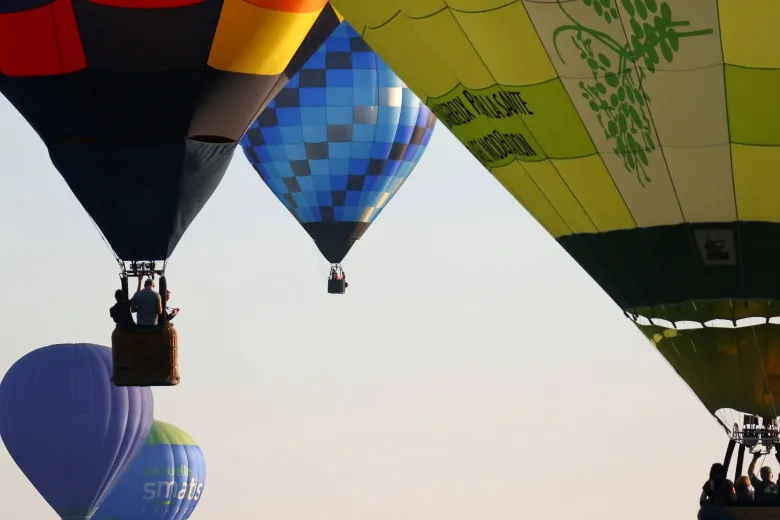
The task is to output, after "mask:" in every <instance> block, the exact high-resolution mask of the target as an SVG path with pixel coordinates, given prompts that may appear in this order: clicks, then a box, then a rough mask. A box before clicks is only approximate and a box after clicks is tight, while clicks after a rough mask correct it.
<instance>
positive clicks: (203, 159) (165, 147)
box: [49, 140, 236, 260]
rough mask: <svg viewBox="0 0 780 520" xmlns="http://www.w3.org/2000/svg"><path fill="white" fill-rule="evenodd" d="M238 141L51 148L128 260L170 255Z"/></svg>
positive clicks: (79, 195) (92, 213)
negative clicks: (227, 142) (234, 142)
mask: <svg viewBox="0 0 780 520" xmlns="http://www.w3.org/2000/svg"><path fill="white" fill-rule="evenodd" d="M235 147H236V145H235V144H209V143H198V142H194V141H189V140H187V141H185V140H181V141H176V142H168V143H162V142H154V143H142V144H125V145H119V144H115V143H113V144H103V143H93V144H84V145H56V144H55V145H50V146H49V153H50V156H51V159H52V162H53V163H54V166H55V167H56V168H57V169H58V170H59V171H60V173H61V174H62V176H63V177H64V178H65V181H66V182H67V183H68V186H70V188H71V190H73V193H74V194H75V195H76V197H77V198H78V199H79V201H80V202H81V204H82V206H84V209H86V210H87V213H89V215H90V216H91V217H92V219H93V220H94V221H95V223H96V224H97V225H98V227H99V228H100V229H101V231H102V232H103V234H104V235H105V236H106V239H107V240H108V242H109V243H110V244H111V247H112V248H113V249H114V251H115V252H116V253H117V255H118V256H119V257H120V258H121V259H123V260H149V259H164V258H168V256H169V255H170V253H171V252H172V251H173V249H174V248H175V247H176V245H177V244H178V242H179V240H180V239H181V236H182V235H183V234H184V232H185V231H186V229H187V227H188V226H189V225H190V224H191V223H192V221H193V220H194V219H195V217H196V216H197V214H198V212H199V211H200V210H201V209H202V208H203V206H204V205H205V204H206V201H208V199H209V197H211V195H212V194H213V193H214V190H216V188H217V186H218V185H219V183H220V182H221V180H222V177H223V176H224V174H225V170H226V169H227V167H228V165H229V164H230V160H231V158H232V156H233V151H234V149H235Z"/></svg>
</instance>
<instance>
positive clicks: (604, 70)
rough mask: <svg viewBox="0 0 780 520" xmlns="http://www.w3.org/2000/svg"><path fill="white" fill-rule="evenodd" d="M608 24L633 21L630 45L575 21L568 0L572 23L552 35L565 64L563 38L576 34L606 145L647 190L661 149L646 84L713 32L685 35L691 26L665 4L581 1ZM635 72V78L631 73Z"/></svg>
mask: <svg viewBox="0 0 780 520" xmlns="http://www.w3.org/2000/svg"><path fill="white" fill-rule="evenodd" d="M580 1H581V2H582V3H583V4H584V5H585V6H587V7H590V8H591V9H593V11H594V12H595V13H596V14H597V15H598V16H600V17H601V18H602V19H603V20H604V21H605V22H606V23H607V24H612V23H613V22H616V23H618V24H620V23H621V16H625V15H628V16H629V17H630V19H629V21H628V22H629V23H628V25H629V27H630V30H631V32H630V33H628V32H627V34H626V36H627V39H628V43H625V44H623V43H620V42H618V41H617V40H615V39H614V38H613V37H612V36H610V35H609V34H606V33H604V32H601V31H598V30H596V29H592V28H590V27H586V26H584V25H582V24H581V23H580V22H579V21H577V20H576V19H574V18H573V17H572V16H571V15H570V14H569V12H568V11H566V9H565V8H564V6H563V2H565V0H556V2H557V4H558V7H559V8H560V9H561V11H563V13H564V15H565V16H566V18H568V19H569V21H570V22H571V23H569V24H567V25H563V26H561V27H558V28H557V29H556V30H555V32H554V33H553V44H554V46H555V51H556V52H557V53H558V57H559V58H560V60H561V61H562V62H564V63H565V60H564V59H563V56H562V55H561V52H560V50H559V48H558V37H559V36H561V35H563V34H564V33H568V34H571V41H572V43H573V44H574V46H575V47H576V48H577V50H578V51H579V53H580V55H579V56H580V59H582V60H583V61H585V62H587V64H588V66H589V67H590V69H591V71H592V73H593V81H590V80H588V81H580V82H579V88H580V91H581V92H582V96H583V97H584V98H585V99H586V100H587V101H588V105H589V106H590V108H591V110H593V112H594V113H595V114H596V118H597V119H598V121H599V123H600V124H601V127H602V129H603V130H604V135H605V137H606V139H607V141H614V143H615V144H614V148H613V151H614V152H615V154H617V156H618V157H620V158H621V159H622V160H623V166H624V167H625V169H626V170H627V171H629V172H633V173H635V174H636V178H637V181H639V184H640V185H642V186H645V184H646V183H649V182H652V179H651V178H650V177H649V176H648V175H647V166H648V165H649V164H650V161H649V158H648V153H649V152H652V151H654V150H655V149H656V143H655V141H654V139H653V128H652V123H651V121H650V117H649V116H648V112H647V108H648V104H649V103H650V97H649V96H648V95H647V94H646V93H645V92H644V91H643V90H642V81H643V80H644V79H645V77H646V76H647V74H648V73H651V74H652V73H654V72H655V69H656V66H657V65H658V64H659V63H661V59H663V60H664V61H666V62H667V63H671V62H672V61H673V60H674V55H675V53H676V52H677V51H678V50H679V49H680V40H682V39H684V38H690V37H693V36H703V35H707V34H712V33H713V30H712V29H702V30H694V31H689V30H682V28H686V27H688V26H690V22H687V21H675V20H674V18H673V17H672V9H671V8H670V7H669V4H667V3H666V2H659V1H657V0H619V3H620V5H621V6H622V8H623V9H622V12H621V11H619V10H618V6H617V4H618V0H580ZM632 69H635V72H634V71H632Z"/></svg>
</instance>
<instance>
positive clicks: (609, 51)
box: [334, 0, 780, 416]
mask: <svg viewBox="0 0 780 520" xmlns="http://www.w3.org/2000/svg"><path fill="white" fill-rule="evenodd" d="M334 4H335V6H336V8H337V9H339V10H340V12H341V13H342V14H344V15H345V17H346V18H347V19H348V20H349V21H350V23H352V24H353V25H354V26H355V28H356V29H357V30H358V31H359V32H360V33H361V34H363V36H364V38H365V39H366V41H368V43H369V44H371V45H372V47H373V48H374V49H375V50H376V51H377V52H378V53H379V54H380V55H381V56H382V57H383V58H384V59H385V60H387V62H388V64H389V65H390V66H391V67H393V69H394V70H395V71H396V73H398V75H399V76H401V78H402V79H404V81H406V83H407V84H408V85H409V86H410V87H411V88H412V89H413V90H414V91H415V92H416V93H417V94H418V95H419V96H421V97H422V98H423V99H424V100H425V102H426V103H427V104H428V105H429V106H430V107H432V109H433V111H434V112H435V113H436V114H437V115H438V116H439V118H440V119H441V120H442V122H443V123H444V124H445V125H446V126H447V127H448V128H450V129H451V130H452V132H453V134H454V135H455V136H457V137H458V138H459V139H460V140H461V141H462V142H463V143H464V144H465V145H466V146H467V147H468V149H469V150H470V151H471V152H472V153H473V154H474V156H475V157H476V158H477V159H478V160H479V161H480V162H481V163H482V164H483V165H485V166H486V167H487V168H488V169H490V171H491V172H492V173H493V175H495V176H496V177H497V178H498V180H499V181H500V182H502V183H503V184H504V186H505V187H506V188H507V189H508V190H509V191H510V192H511V193H512V194H513V195H514V196H515V197H516V198H517V200H518V201H520V202H521V203H522V204H523V205H524V206H525V208H526V209H527V210H528V211H529V212H530V213H531V214H532V215H533V216H534V217H535V218H536V219H537V220H538V221H539V222H540V223H541V224H542V225H543V226H544V227H545V228H546V229H547V230H548V231H549V232H550V233H551V234H552V235H553V236H554V237H556V239H557V240H558V242H559V243H560V244H561V245H562V246H563V248H564V249H566V251H568V252H569V253H570V254H571V255H572V256H573V257H574V258H575V259H576V260H577V262H579V264H580V265H581V266H582V267H583V268H584V269H585V270H586V271H587V272H588V273H589V274H590V275H591V276H592V277H593V278H594V279H595V280H596V281H597V282H598V283H599V285H601V286H602V287H603V288H604V290H605V291H606V292H607V293H608V294H609V295H610V296H611V297H612V298H613V300H614V301H615V302H617V304H618V305H620V307H621V308H622V309H624V310H625V311H626V312H627V313H628V314H629V315H630V316H631V317H632V319H634V320H638V322H639V323H640V326H641V327H642V329H643V332H644V333H645V334H646V335H648V336H650V337H651V338H654V339H653V341H654V343H655V344H656V345H658V347H659V350H660V351H661V352H662V353H663V355H664V357H665V358H666V359H667V360H668V361H669V362H670V363H671V364H672V365H673V366H674V368H675V369H676V370H677V372H678V373H680V374H681V376H682V377H683V378H684V379H685V380H686V382H687V383H688V384H689V385H690V386H691V387H692V388H693V390H694V391H695V392H696V393H697V394H698V395H699V397H700V398H702V400H703V401H704V402H705V405H706V406H707V408H708V409H709V410H710V411H713V412H714V411H716V410H718V409H721V408H728V407H739V408H738V409H740V410H742V411H745V412H751V413H756V414H761V415H771V416H777V415H778V410H780V332H779V331H778V325H776V324H774V323H768V324H763V325H756V326H755V327H756V328H753V327H748V328H746V329H745V330H742V332H735V330H734V329H732V328H718V327H712V329H710V330H707V331H701V330H699V331H697V330H692V329H691V330H681V331H678V332H679V334H673V333H671V332H669V331H670V330H672V329H674V328H675V327H674V325H673V324H675V323H680V322H696V323H698V324H703V323H708V322H709V324H710V325H714V324H716V323H715V322H713V320H719V319H723V320H729V321H730V322H731V321H732V320H740V319H742V318H750V317H755V318H762V319H764V320H765V319H766V318H771V317H775V316H778V315H780V312H778V311H777V310H776V309H778V308H780V276H778V275H777V273H778V263H777V260H776V259H777V258H778V257H780V204H778V203H777V200H778V195H779V194H780V181H778V176H777V173H776V170H777V163H778V159H779V158H780V131H778V121H780V104H778V102H777V89H778V85H780V55H778V54H777V53H776V52H770V51H769V50H768V49H773V48H774V44H775V42H776V40H777V38H776V36H775V31H774V29H773V28H774V27H775V24H776V22H775V20H776V17H777V16H780V4H778V3H776V2H760V3H758V4H755V5H752V6H751V7H747V6H746V4H745V3H744V2H741V1H739V0H720V1H717V2H715V1H704V0H701V1H698V0H697V1H691V0H665V1H658V0H621V1H617V0H604V1H595V0H594V1H590V0H588V1H586V0H575V1H562V0H550V1H542V2H539V1H531V0H523V1H517V2H506V1H504V0H473V1H467V2H450V3H449V5H450V6H451V7H447V8H444V7H443V6H442V5H441V4H440V3H439V2H434V3H428V2H409V1H406V0H389V1H386V2H364V1H362V0H335V1H334ZM759 6H760V7H759ZM573 312H576V310H573ZM640 316H641V317H643V318H645V319H639V318H638V317H640ZM649 320H655V321H654V323H653V324H652V325H651V324H649ZM660 320H666V321H665V322H662V321H660ZM747 324H748V323H743V325H747ZM729 325H731V324H729Z"/></svg>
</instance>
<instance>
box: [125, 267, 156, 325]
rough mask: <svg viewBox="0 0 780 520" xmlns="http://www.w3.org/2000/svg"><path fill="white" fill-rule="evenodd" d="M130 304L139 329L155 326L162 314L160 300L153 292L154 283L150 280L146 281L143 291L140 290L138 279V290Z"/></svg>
mask: <svg viewBox="0 0 780 520" xmlns="http://www.w3.org/2000/svg"><path fill="white" fill-rule="evenodd" d="M130 304H131V310H132V311H133V312H134V313H135V315H136V323H137V324H138V326H139V327H154V326H156V325H157V317H158V316H159V315H160V314H162V299H161V298H160V295H159V294H158V293H157V291H155V290H154V281H153V280H152V279H151V278H147V279H146V281H145V282H144V288H143V290H141V278H140V277H139V278H138V289H137V291H136V293H135V294H134V295H133V299H132V300H130Z"/></svg>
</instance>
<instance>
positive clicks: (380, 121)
mask: <svg viewBox="0 0 780 520" xmlns="http://www.w3.org/2000/svg"><path fill="white" fill-rule="evenodd" d="M435 122H436V118H435V116H434V115H433V114H432V113H431V111H430V110H429V109H428V108H427V107H426V106H425V105H424V104H422V103H421V102H420V100H419V99H418V98H417V97H416V96H415V95H414V94H413V93H412V92H411V91H410V90H409V89H408V88H407V87H406V85H404V84H403V82H402V81H401V80H400V79H398V77H397V76H396V75H395V74H394V73H393V71H392V70H390V68H389V67H388V66H387V65H386V64H385V63H384V62H383V61H382V59H381V58H379V57H378V56H377V55H376V54H375V53H374V52H373V51H372V50H371V48H370V47H369V46H368V45H367V44H366V42H365V41H363V39H361V38H360V36H359V35H358V34H357V33H356V32H355V30H354V29H352V27H350V26H349V24H347V23H346V22H344V23H342V24H341V25H339V26H338V27H337V28H336V30H335V31H334V32H333V34H332V35H331V36H330V38H328V40H327V41H326V42H325V43H324V44H323V45H322V46H321V47H320V48H319V49H318V50H317V52H316V53H315V54H314V55H313V56H312V57H311V59H309V61H307V62H306V64H305V65H304V66H303V68H302V69H301V71H300V72H299V73H298V75H297V76H295V77H294V78H293V79H292V80H291V81H290V83H289V84H288V85H287V86H286V87H285V88H284V89H282V91H281V92H280V93H279V95H278V96H277V97H276V98H275V99H274V101H272V102H271V103H270V104H269V105H268V108H267V109H266V110H265V111H263V112H262V113H261V114H260V116H259V117H258V118H257V120H256V121H255V122H254V123H253V124H252V125H251V126H250V128H249V130H248V131H247V133H246V134H245V135H244V137H243V138H242V139H241V146H242V147H243V149H244V154H245V155H246V156H247V158H248V159H249V161H250V162H251V163H252V166H254V167H255V169H256V170H257V172H258V173H259V174H260V177H261V178H262V179H263V181H264V182H265V183H266V185H267V186H268V187H269V188H271V191H273V193H274V195H276V197H277V198H278V199H279V200H280V201H281V202H282V204H284V205H285V207H286V208H287V209H288V210H289V211H290V213H292V215H293V216H294V217H295V218H296V220H298V222H299V223H300V224H301V226H303V228H304V229H305V230H306V232H307V233H308V234H309V235H310V236H311V238H312V239H314V243H315V244H316V245H317V247H318V248H319V250H320V252H321V253H322V254H323V256H324V257H325V258H326V259H327V260H328V262H330V263H331V271H330V278H329V281H328V292H330V293H334V294H343V293H344V290H345V289H346V286H347V283H346V278H345V276H344V273H343V270H342V268H341V262H342V261H343V260H344V257H345V256H346V255H347V253H348V252H349V250H350V249H351V248H352V246H353V244H354V243H355V242H356V241H357V240H358V239H360V237H361V236H363V233H365V232H366V230H367V229H368V227H369V225H371V223H372V222H373V221H374V220H375V219H376V217H377V216H378V215H379V214H380V213H381V211H382V209H383V208H384V207H385V206H386V205H387V203H388V202H389V201H390V199H391V198H392V197H393V196H394V195H395V193H396V192H397V191H398V189H399V188H400V187H401V185H403V183H404V181H405V180H406V179H407V177H408V176H409V175H410V174H411V172H412V170H413V169H414V167H415V166H416V165H417V162H418V161H419V160H420V157H422V154H423V152H424V151H425V148H426V146H427V144H428V140H429V139H430V137H431V132H432V131H433V127H434V124H435Z"/></svg>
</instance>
